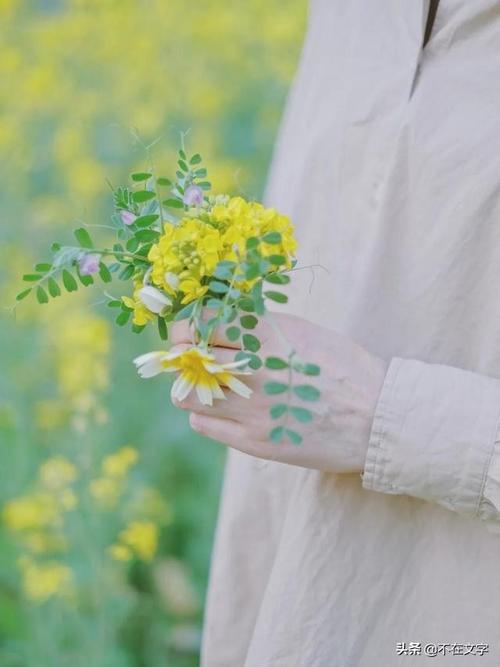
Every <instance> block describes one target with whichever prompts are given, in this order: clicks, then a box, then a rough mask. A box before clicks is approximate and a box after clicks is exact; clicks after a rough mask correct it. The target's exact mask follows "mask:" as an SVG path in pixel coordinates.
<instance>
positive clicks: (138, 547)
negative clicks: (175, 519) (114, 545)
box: [120, 521, 158, 561]
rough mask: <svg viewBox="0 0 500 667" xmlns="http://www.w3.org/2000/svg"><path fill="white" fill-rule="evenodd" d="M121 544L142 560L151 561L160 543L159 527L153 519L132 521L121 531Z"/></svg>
mask: <svg viewBox="0 0 500 667" xmlns="http://www.w3.org/2000/svg"><path fill="white" fill-rule="evenodd" d="M120 544H122V545H124V546H125V547H129V548H130V550H131V551H132V552H133V553H134V554H135V555H136V556H137V557H138V558H140V559H141V560H144V561H151V560H152V559H153V557H154V555H155V553H156V548H157V545H158V528H157V526H156V524H154V523H153V522H152V521H132V522H131V523H130V524H129V525H128V526H127V527H126V528H125V530H123V531H122V532H121V533H120Z"/></svg>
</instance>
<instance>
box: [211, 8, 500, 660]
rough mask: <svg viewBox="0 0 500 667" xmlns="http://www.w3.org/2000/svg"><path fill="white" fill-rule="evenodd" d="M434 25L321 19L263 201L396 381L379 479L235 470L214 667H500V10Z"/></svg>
mask: <svg viewBox="0 0 500 667" xmlns="http://www.w3.org/2000/svg"><path fill="white" fill-rule="evenodd" d="M427 10H428V0H378V1H375V0H313V2H312V5H311V8H310V20H309V28H308V33H307V36H306V41H305V45H304V50H303V54H302V58H301V62H300V65H299V70H298V73H297V76H296V80H295V83H294V86H293V88H292V91H291V94H290V98H289V101H288V106H287V110H286V113H285V117H284V121H283V124H282V128H281V132H280V136H279V140H278V144H277V148H276V152H275V156H274V162H273V167H272V171H271V176H270V181H269V186H268V190H267V196H266V199H267V203H268V204H269V205H273V206H276V207H277V208H279V209H281V210H283V211H284V212H286V213H288V214H289V215H290V216H291V217H292V219H293V221H294V222H295V224H296V226H297V232H298V238H299V242H300V250H299V257H298V258H299V262H300V264H302V265H309V264H319V265H322V266H323V267H325V268H326V269H327V271H325V270H322V269H315V270H314V272H313V273H314V275H312V272H311V271H309V270H305V271H299V272H296V274H295V275H294V283H293V284H294V293H293V298H292V299H291V304H290V309H291V310H292V311H293V312H295V313H296V314H299V315H301V316H303V317H305V318H308V319H310V320H312V321H314V322H317V323H320V324H322V325H325V326H329V327H331V328H332V329H336V330H338V331H339V332H341V333H343V334H345V335H348V336H350V337H351V338H352V339H354V340H355V341H356V342H358V343H360V344H361V345H363V346H364V347H366V348H367V349H368V350H370V351H372V352H374V353H375V354H377V355H379V356H381V357H383V358H385V359H386V360H387V361H388V362H390V364H389V367H388V371H387V375H386V378H385V382H384V386H383V389H382V392H381V394H380V397H379V400H378V404H377V408H376V413H375V416H374V421H373V427H372V431H371V435H370V440H369V443H368V454H367V458H366V465H365V469H364V471H363V474H362V475H360V474H348V475H346V474H325V473H323V472H319V471H314V470H308V469H303V468H299V467H294V466H288V465H285V464H280V463H276V462H271V461H263V460H259V459H256V458H253V457H251V456H247V455H245V454H243V453H240V452H238V451H234V450H231V451H230V452H229V458H228V462H227V469H226V476H225V482H224V487H223V495H222V500H221V508H220V516H219V522H218V527H217V532H216V542H215V549H214V553H213V561H212V570H211V580H210V586H209V593H208V601H207V609H206V618H205V627H204V640H203V657H202V664H203V666H204V667H392V666H393V665H394V666H399V665H405V666H406V665H410V664H412V665H413V664H415V665H425V664H434V665H441V664H453V665H457V666H458V665H462V664H465V665H476V664H477V665H481V667H500V532H498V528H500V509H498V508H500V441H499V437H500V436H499V419H500V2H495V1H493V0H441V3H440V5H439V9H438V12H437V16H436V20H435V24H434V28H433V32H432V36H431V38H430V41H429V43H428V44H427V45H426V46H425V48H422V40H423V34H424V28H425V23H426V18H427ZM334 363H335V359H332V364H334ZM329 444H330V445H331V447H332V449H333V448H335V446H336V443H335V442H333V441H332V442H331V443H329ZM301 446H304V447H307V442H305V443H304V444H303V445H301ZM410 642H411V643H412V644H410ZM446 644H447V645H448V647H445V648H442V645H446ZM481 644H483V645H484V644H489V647H488V649H478V648H477V646H478V645H479V646H480V645H481ZM428 645H431V646H432V645H435V646H436V649H430V650H429V649H428V648H427V646H428ZM440 645H441V647H440ZM461 645H463V646H462V648H460V646H461ZM471 645H472V646H474V648H473V649H471V648H470V646H471ZM419 646H420V650H419V648H418V647H419ZM453 646H454V648H451V647H453ZM457 647H458V648H457ZM434 650H435V652H436V655H435V656H434V657H432V656H427V655H426V654H424V651H425V652H427V653H429V651H430V653H433V652H434ZM480 652H482V653H483V654H482V655H481V654H480Z"/></svg>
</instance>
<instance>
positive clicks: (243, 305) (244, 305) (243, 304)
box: [238, 297, 255, 313]
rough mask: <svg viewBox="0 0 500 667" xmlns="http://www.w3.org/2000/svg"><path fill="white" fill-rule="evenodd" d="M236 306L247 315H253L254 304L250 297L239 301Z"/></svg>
mask: <svg viewBox="0 0 500 667" xmlns="http://www.w3.org/2000/svg"><path fill="white" fill-rule="evenodd" d="M238 306H239V307H240V310H244V311H245V312H247V313H253V312H254V310H255V304H254V302H253V299H251V298H250V297H244V298H243V299H240V301H239V303H238Z"/></svg>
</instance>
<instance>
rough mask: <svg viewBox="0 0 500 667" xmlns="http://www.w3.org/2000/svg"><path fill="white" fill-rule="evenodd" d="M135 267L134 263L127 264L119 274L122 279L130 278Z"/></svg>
mask: <svg viewBox="0 0 500 667" xmlns="http://www.w3.org/2000/svg"><path fill="white" fill-rule="evenodd" d="M134 271H135V267H134V265H133V264H127V265H126V266H124V267H123V269H122V270H121V271H120V273H119V274H118V278H119V279H120V280H128V279H129V278H132V276H133V275H134Z"/></svg>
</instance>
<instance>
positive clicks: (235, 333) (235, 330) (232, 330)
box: [226, 327, 241, 341]
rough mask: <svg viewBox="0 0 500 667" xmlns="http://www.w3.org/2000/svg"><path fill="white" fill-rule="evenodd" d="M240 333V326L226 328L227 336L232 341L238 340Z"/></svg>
mask: <svg viewBox="0 0 500 667" xmlns="http://www.w3.org/2000/svg"><path fill="white" fill-rule="evenodd" d="M240 335H241V329H240V328H239V327H228V328H227V329H226V336H227V337H228V339H229V340H231V341H235V340H238V338H239V337H240Z"/></svg>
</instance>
